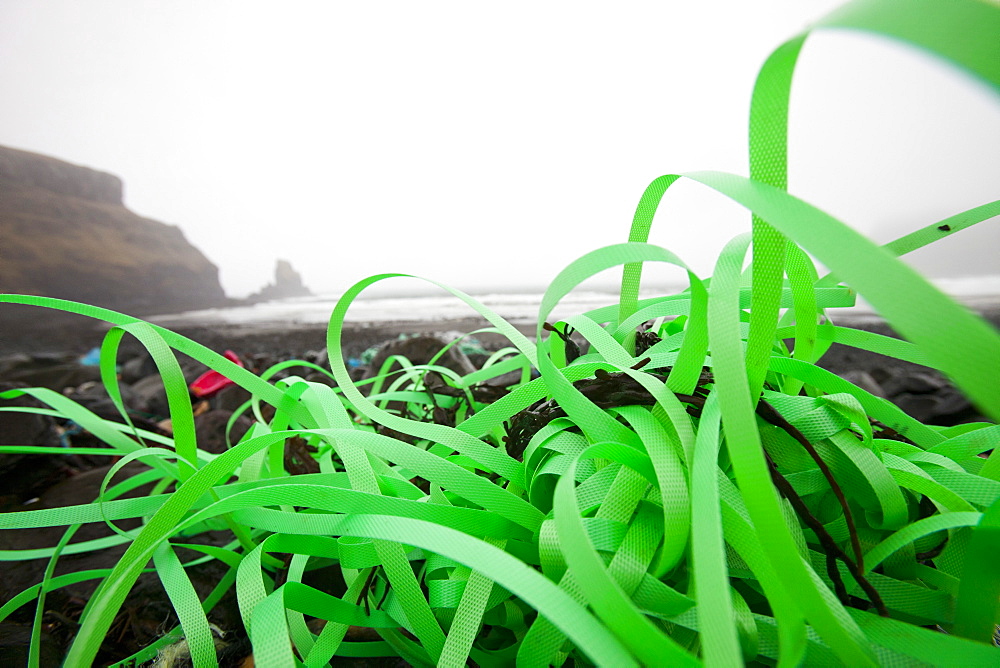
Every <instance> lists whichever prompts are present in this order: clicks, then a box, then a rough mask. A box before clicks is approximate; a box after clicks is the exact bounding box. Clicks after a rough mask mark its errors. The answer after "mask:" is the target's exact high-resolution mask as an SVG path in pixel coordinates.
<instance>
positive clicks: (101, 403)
mask: <svg viewBox="0 0 1000 668" xmlns="http://www.w3.org/2000/svg"><path fill="white" fill-rule="evenodd" d="M118 391H119V392H121V396H122V401H123V402H124V403H125V406H126V408H127V409H128V410H129V412H130V413H131V412H133V411H135V412H139V413H148V412H149V406H148V405H147V404H146V403H145V401H143V399H142V398H141V397H139V395H138V394H136V392H135V390H134V389H132V387H131V386H130V385H127V384H125V383H119V384H118ZM63 394H65V395H66V396H68V397H69V398H70V399H72V400H73V401H75V402H77V403H78V404H80V405H81V406H83V407H84V408H86V409H87V410H89V411H91V412H92V413H94V414H96V415H98V416H100V417H102V418H104V419H106V420H114V421H116V422H120V421H121V413H119V412H118V408H116V407H115V404H114V402H113V401H111V397H110V396H108V391H107V389H105V387H104V385H103V384H101V383H98V382H96V381H88V382H86V383H84V384H83V385H80V386H79V387H75V388H69V389H67V390H66V391H65V392H63Z"/></svg>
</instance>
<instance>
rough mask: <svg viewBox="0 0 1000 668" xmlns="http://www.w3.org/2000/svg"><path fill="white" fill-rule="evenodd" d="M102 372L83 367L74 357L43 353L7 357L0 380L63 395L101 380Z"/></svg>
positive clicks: (2, 361) (0, 369) (0, 368)
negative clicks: (88, 383) (66, 391)
mask: <svg viewBox="0 0 1000 668" xmlns="http://www.w3.org/2000/svg"><path fill="white" fill-rule="evenodd" d="M100 377H101V372H100V369H98V368H97V367H93V366H83V365H82V364H80V362H79V360H78V359H77V358H76V357H75V356H74V355H69V354H62V353H41V354H35V355H8V356H6V357H4V358H0V378H3V379H4V380H5V381H10V382H20V383H24V384H25V385H27V386H28V387H45V388H48V389H50V390H55V391H56V392H62V391H63V390H64V389H65V388H67V387H76V386H77V385H80V384H82V383H85V382H87V381H89V380H99V379H100Z"/></svg>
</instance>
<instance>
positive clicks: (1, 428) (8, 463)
mask: <svg viewBox="0 0 1000 668" xmlns="http://www.w3.org/2000/svg"><path fill="white" fill-rule="evenodd" d="M19 387H24V385H23V384H19V383H10V382H0V392H6V391H7V390H12V389H17V388H19ZM0 406H5V407H7V406H19V407H29V406H30V407H35V408H40V407H42V406H43V404H42V403H41V402H39V401H37V400H35V399H34V398H32V397H30V396H27V395H22V396H20V397H15V398H13V399H0ZM0 445H42V446H46V447H56V446H58V445H59V429H58V427H57V425H56V422H55V420H53V419H52V418H51V417H49V416H48V415H37V414H34V413H15V412H6V411H5V412H2V413H0ZM67 464H68V460H67V458H65V457H62V456H60V455H50V456H42V455H28V454H21V453H4V454H0V507H3V508H7V509H12V506H17V505H19V504H20V503H21V502H23V501H25V500H27V499H28V498H30V497H31V496H33V495H34V494H36V493H37V491H38V489H39V488H40V487H41V488H44V485H46V484H51V482H50V481H51V480H52V479H53V478H57V477H59V476H61V475H64V474H65V473H66V472H67V471H69V467H68V466H67ZM0 665H3V664H2V663H0Z"/></svg>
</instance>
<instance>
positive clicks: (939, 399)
mask: <svg viewBox="0 0 1000 668" xmlns="http://www.w3.org/2000/svg"><path fill="white" fill-rule="evenodd" d="M892 402H893V403H894V404H896V405H897V406H899V407H900V408H901V409H903V411H905V412H906V413H907V414H908V415H910V416H912V417H914V418H916V419H918V420H920V421H921V422H923V423H924V424H934V425H939V426H943V427H950V426H953V425H956V424H962V423H964V422H971V421H976V420H978V419H980V418H979V413H978V411H977V410H976V409H975V407H974V406H973V405H972V403H970V402H969V400H968V399H967V398H966V397H965V395H963V394H962V393H961V392H959V391H958V390H956V389H955V388H954V387H945V388H943V389H940V390H938V391H937V392H934V393H928V394H915V393H911V392H906V393H903V394H899V395H896V396H894V397H893V398H892Z"/></svg>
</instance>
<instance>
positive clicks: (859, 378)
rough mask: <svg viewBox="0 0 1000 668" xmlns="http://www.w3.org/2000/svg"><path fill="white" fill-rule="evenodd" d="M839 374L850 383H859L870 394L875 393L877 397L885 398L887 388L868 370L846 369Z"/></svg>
mask: <svg viewBox="0 0 1000 668" xmlns="http://www.w3.org/2000/svg"><path fill="white" fill-rule="evenodd" d="M839 375H840V377H841V378H843V379H844V380H846V381H847V382H848V383H851V384H853V385H857V386H858V387H859V388H861V389H862V390H864V391H865V392H868V393H869V394H873V395H875V396H876V397H882V398H883V399H884V398H885V397H886V394H885V389H883V388H882V386H881V385H879V383H878V381H877V380H875V378H873V377H872V375H871V374H870V373H868V372H867V371H845V372H844V373H842V374H839Z"/></svg>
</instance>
